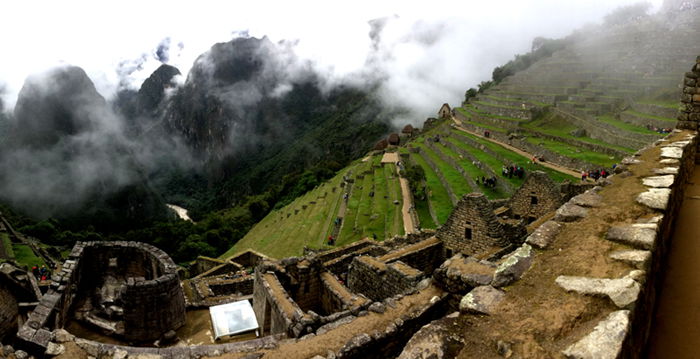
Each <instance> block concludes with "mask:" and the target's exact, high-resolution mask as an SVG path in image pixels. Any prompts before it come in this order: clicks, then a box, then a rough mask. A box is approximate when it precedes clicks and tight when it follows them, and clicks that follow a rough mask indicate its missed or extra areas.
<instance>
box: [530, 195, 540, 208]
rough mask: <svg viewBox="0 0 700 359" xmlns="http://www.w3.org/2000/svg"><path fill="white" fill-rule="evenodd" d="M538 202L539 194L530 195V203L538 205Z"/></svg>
mask: <svg viewBox="0 0 700 359" xmlns="http://www.w3.org/2000/svg"><path fill="white" fill-rule="evenodd" d="M537 202H538V199H537V196H530V204H531V205H533V206H534V205H536V204H537Z"/></svg>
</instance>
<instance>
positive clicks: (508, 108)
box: [473, 101, 523, 111]
mask: <svg viewBox="0 0 700 359" xmlns="http://www.w3.org/2000/svg"><path fill="white" fill-rule="evenodd" d="M473 103H475V104H477V105H483V106H489V107H498V108H503V109H506V110H516V111H522V110H523V109H522V108H520V107H515V106H508V105H501V104H498V103H493V102H483V101H474V102H473Z"/></svg>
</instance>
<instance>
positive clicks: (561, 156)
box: [223, 10, 700, 258]
mask: <svg viewBox="0 0 700 359" xmlns="http://www.w3.org/2000/svg"><path fill="white" fill-rule="evenodd" d="M698 15H700V11H698V10H693V11H688V12H684V13H676V14H668V13H667V14H662V15H654V16H650V17H648V18H643V19H641V20H637V21H635V22H632V23H628V24H626V25H617V26H615V27H613V28H605V29H604V28H602V27H599V28H589V29H587V30H585V31H582V32H578V33H575V34H574V35H572V36H571V37H569V38H568V40H567V45H566V46H565V47H564V48H563V49H561V50H558V51H556V52H554V53H553V54H552V56H551V57H547V58H544V59H541V60H539V61H537V62H535V63H533V64H532V65H531V66H530V67H529V68H527V69H526V70H523V71H520V72H517V73H515V74H514V75H511V76H509V77H506V78H505V79H504V80H503V81H502V82H501V83H500V84H498V85H495V86H492V87H490V88H489V89H488V90H486V91H484V92H482V93H479V94H478V95H477V96H476V97H475V98H472V99H470V101H469V102H468V103H464V104H463V105H462V106H461V107H459V108H455V109H454V110H453V112H452V116H449V117H450V118H443V119H441V120H439V121H438V122H434V121H433V122H432V124H431V126H430V129H429V130H428V131H425V132H423V133H421V134H419V135H414V137H412V138H409V139H406V138H404V139H403V140H402V145H401V146H400V147H398V148H397V149H390V150H389V151H397V152H398V153H399V154H400V162H399V163H397V164H396V165H395V164H394V163H384V164H382V163H381V154H379V153H375V154H373V155H370V156H368V157H366V158H364V159H363V160H361V161H360V160H358V161H356V162H355V163H353V164H352V165H351V166H349V167H347V168H346V169H344V170H342V171H341V172H339V174H338V175H337V176H336V177H335V178H333V179H332V180H331V181H329V182H328V183H326V184H324V185H323V186H320V187H318V188H316V189H314V190H313V191H310V192H309V193H307V194H305V195H304V196H303V197H301V198H299V199H297V200H296V201H295V202H294V203H292V204H290V205H288V206H286V207H284V208H282V209H280V210H276V211H273V212H272V213H270V214H269V215H268V216H267V217H266V218H265V219H263V221H261V222H260V223H258V224H257V225H256V226H255V227H254V228H253V229H252V230H251V231H250V232H249V233H248V234H247V235H246V236H245V238H243V239H242V240H241V241H240V242H239V243H237V244H236V245H235V246H234V247H233V248H231V250H229V251H228V252H227V253H226V254H224V255H223V256H224V257H226V256H228V255H231V254H233V253H237V252H241V251H243V250H245V249H246V248H252V249H255V250H257V251H260V252H263V253H265V254H267V255H270V256H272V257H278V258H280V257H284V256H290V255H299V254H301V253H302V251H303V248H304V246H309V247H312V248H314V247H315V248H319V247H323V246H327V245H328V243H327V239H328V237H329V236H332V237H333V238H335V243H334V245H342V244H346V243H349V242H353V241H355V240H358V239H360V238H364V237H376V238H377V239H378V240H383V239H384V238H388V237H391V236H393V235H396V234H402V233H403V231H404V224H403V216H402V214H401V207H402V205H403V199H402V190H401V186H400V184H399V177H398V172H397V167H399V168H401V169H405V168H406V167H407V166H409V165H410V166H418V167H420V168H421V169H422V172H424V179H422V180H421V181H419V183H412V184H411V185H412V187H413V190H412V195H409V194H408V191H406V193H405V194H404V195H406V196H407V197H406V198H408V199H410V203H409V202H408V201H407V203H408V205H410V206H412V211H411V212H412V214H411V215H412V221H413V222H416V227H419V228H436V227H438V226H439V225H441V224H443V223H444V222H445V221H446V219H447V217H448V216H449V214H450V212H451V211H452V209H453V207H454V205H455V204H456V203H457V201H458V200H459V198H461V196H463V195H464V194H466V193H470V192H482V193H484V194H485V195H486V196H487V197H488V198H490V199H491V200H501V199H506V198H508V197H509V196H510V195H511V194H512V193H514V191H515V190H516V189H517V188H518V186H520V185H521V184H522V182H523V178H524V176H522V177H520V176H517V175H504V174H503V173H504V169H508V170H510V169H511V168H516V169H517V168H520V169H522V171H523V173H524V174H527V173H528V172H530V171H533V170H542V171H545V172H546V173H548V174H549V175H550V177H552V178H553V179H554V180H555V181H557V182H562V181H565V180H572V181H580V177H579V176H580V172H581V171H588V170H596V169H606V170H607V171H608V172H609V171H610V169H611V167H613V166H614V165H615V164H616V163H619V162H620V161H621V160H622V158H623V157H626V156H628V155H629V154H631V153H633V152H635V151H636V150H637V149H640V148H642V147H643V146H645V145H647V144H649V143H651V142H653V141H655V140H657V139H659V138H661V137H662V136H663V132H665V130H668V129H670V128H673V127H674V126H675V123H676V112H677V105H676V104H677V100H678V97H679V95H680V85H681V80H682V75H683V73H684V72H685V70H686V69H688V68H690V67H691V66H692V64H693V60H694V59H695V57H696V54H698V53H700V42H697V41H696V39H697V38H699V37H700V16H698ZM669 17H673V19H672V21H668V18H669ZM670 23H672V24H673V26H672V27H671V26H670V25H667V24H670ZM487 133H488V135H487ZM490 178H493V179H495V181H493V183H492V184H489V185H486V184H485V183H484V182H485V180H487V179H490ZM414 181H415V180H414ZM407 223H408V222H407ZM409 227H410V226H409Z"/></svg>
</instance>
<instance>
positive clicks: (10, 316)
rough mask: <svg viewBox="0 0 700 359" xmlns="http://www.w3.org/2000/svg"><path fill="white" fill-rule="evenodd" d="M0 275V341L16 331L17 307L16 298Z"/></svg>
mask: <svg viewBox="0 0 700 359" xmlns="http://www.w3.org/2000/svg"><path fill="white" fill-rule="evenodd" d="M2 279H3V278H2V277H1V276H0V341H2V340H4V339H5V337H6V336H9V335H14V334H15V333H16V332H17V318H18V315H19V308H18V307H17V300H16V299H15V296H14V295H12V292H11V291H10V288H9V286H7V285H6V284H5V283H3V281H2Z"/></svg>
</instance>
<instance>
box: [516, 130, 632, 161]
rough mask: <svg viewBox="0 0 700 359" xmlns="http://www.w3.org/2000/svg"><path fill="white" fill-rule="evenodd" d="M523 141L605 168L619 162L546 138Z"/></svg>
mask: <svg viewBox="0 0 700 359" xmlns="http://www.w3.org/2000/svg"><path fill="white" fill-rule="evenodd" d="M525 140H526V141H527V142H529V143H531V144H533V145H537V146H542V147H544V148H546V149H548V150H550V151H552V152H556V153H559V154H561V155H564V156H567V157H571V158H575V159H579V160H582V161H586V162H589V163H592V164H594V165H599V166H602V167H605V168H610V166H612V165H613V164H614V163H618V162H619V161H620V159H619V158H615V157H613V156H609V155H607V154H604V153H598V152H593V151H589V150H586V149H583V148H579V147H576V146H572V145H569V144H566V143H562V142H558V141H552V140H548V139H546V138H536V137H528V138H526V139H525ZM610 157H613V158H610Z"/></svg>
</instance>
